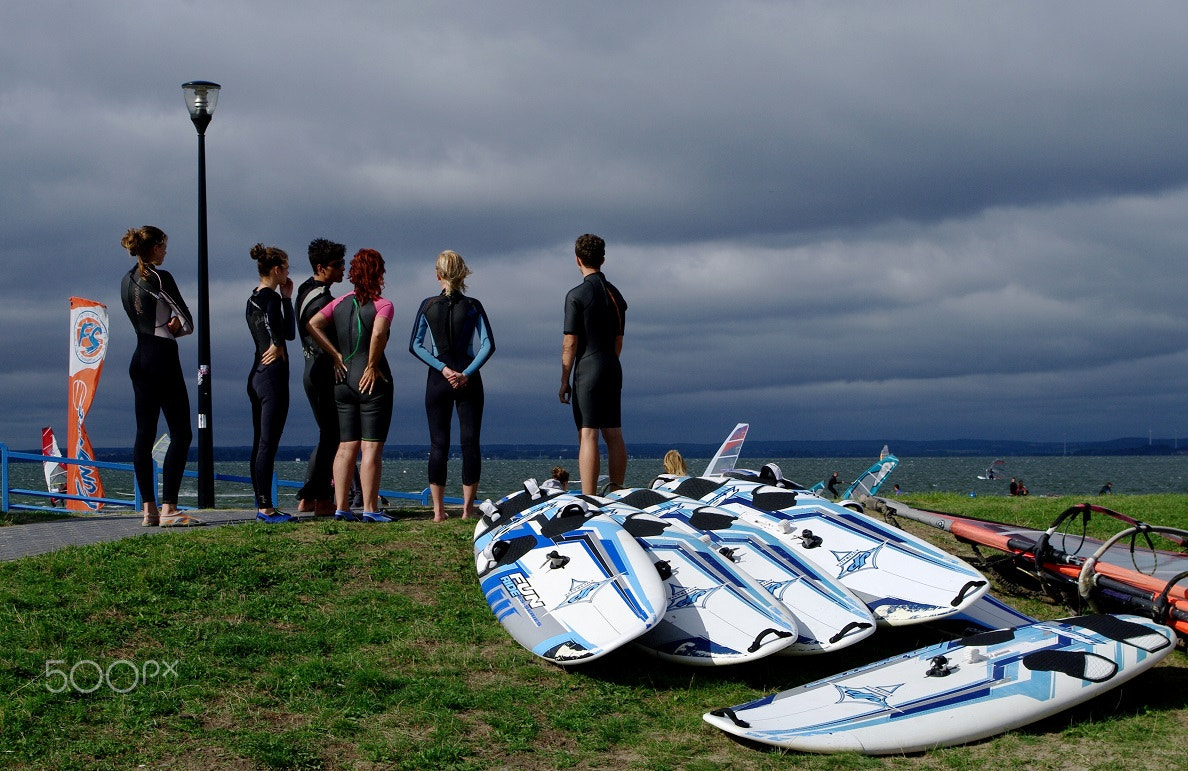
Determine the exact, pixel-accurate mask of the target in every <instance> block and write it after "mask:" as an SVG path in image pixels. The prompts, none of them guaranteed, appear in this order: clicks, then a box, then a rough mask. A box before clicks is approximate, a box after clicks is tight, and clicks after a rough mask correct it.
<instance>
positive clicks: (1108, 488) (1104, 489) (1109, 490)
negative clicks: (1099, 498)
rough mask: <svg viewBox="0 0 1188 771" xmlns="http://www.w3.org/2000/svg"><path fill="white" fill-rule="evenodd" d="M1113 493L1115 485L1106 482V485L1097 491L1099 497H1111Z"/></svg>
mask: <svg viewBox="0 0 1188 771" xmlns="http://www.w3.org/2000/svg"><path fill="white" fill-rule="evenodd" d="M1112 492H1114V483H1113V482H1106V483H1105V484H1104V485H1102V486H1101V489H1100V490H1098V491H1097V494H1098V495H1109V494H1110V493H1112Z"/></svg>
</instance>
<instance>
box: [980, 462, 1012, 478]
mask: <svg viewBox="0 0 1188 771" xmlns="http://www.w3.org/2000/svg"><path fill="white" fill-rule="evenodd" d="M978 479H1006V461H1005V460H1003V459H1002V458H996V459H995V460H994V462H993V463H991V464H990V465H989V466H987V467H986V472H985V473H984V474H982V475H981V476H979V477H978Z"/></svg>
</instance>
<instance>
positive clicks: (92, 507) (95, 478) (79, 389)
mask: <svg viewBox="0 0 1188 771" xmlns="http://www.w3.org/2000/svg"><path fill="white" fill-rule="evenodd" d="M107 341H108V324H107V306H106V305H103V304H102V303H97V302H95V301H94V300H84V299H83V298H81V297H71V298H70V386H69V389H68V390H69V394H68V404H69V418H68V420H67V421H66V456H67V457H68V458H78V459H79V460H94V459H95V452H94V450H93V449H92V448H91V439H90V437H88V436H87V429H86V426H84V425H83V421H85V420H86V417H87V413H88V412H89V411H90V409H91V402H93V401H94V399H95V390H96V389H97V388H98V387H99V375H100V374H102V373H103V359H104V357H106V356H107ZM66 491H67V492H68V493H70V494H71V495H85V496H87V497H88V498H102V497H104V493H103V481H102V480H101V479H100V478H99V469H97V468H95V467H94V466H79V465H74V464H68V465H67V468H66ZM66 508H68V509H76V510H81V511H88V510H89V511H98V510H100V509H102V508H103V503H102V502H100V501H96V502H94V503H92V502H90V501H75V500H68V501H66Z"/></svg>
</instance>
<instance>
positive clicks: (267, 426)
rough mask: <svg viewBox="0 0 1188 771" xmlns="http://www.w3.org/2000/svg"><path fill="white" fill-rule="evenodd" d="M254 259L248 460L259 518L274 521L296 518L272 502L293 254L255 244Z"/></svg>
mask: <svg viewBox="0 0 1188 771" xmlns="http://www.w3.org/2000/svg"><path fill="white" fill-rule="evenodd" d="M251 256H252V259H253V260H255V261H256V267H257V269H258V272H259V274H260V284H259V286H257V287H256V288H255V289H253V290H252V296H251V297H249V298H248V301H247V308H246V310H245V314H244V315H245V317H246V319H247V325H248V330H250V331H251V333H252V341H253V342H254V343H255V344H256V351H255V354H254V356H253V358H252V369H251V372H250V373H249V374H248V382H247V393H248V399H249V400H250V401H251V403H252V454H251V460H250V464H249V468H250V470H251V478H252V489H253V490H254V491H255V494H256V509H257V511H256V519H257V520H258V521H260V522H264V523H267V524H270V525H276V524H280V523H281V522H290V521H292V520H293V519H295V517H294V516H293V515H292V514H286V513H285V512H283V511H280V510H278V509H277V508H276V502H275V501H273V500H272V472H273V467H274V465H275V461H276V451H277V448H278V447H280V438H281V434H282V433H283V432H284V430H285V420H286V419H287V418H288V416H289V354H288V350H287V346H286V344H285V341H286V340H292V339H293V338H295V337H296V336H297V327H296V324H295V323H294V321H293V300H292V297H293V279H291V278H289V255H287V254H285V252H284V251H283V250H281V249H278V248H276V247H275V246H268V247H266V246H264V245H263V244H256V245H255V246H253V247H252V251H251Z"/></svg>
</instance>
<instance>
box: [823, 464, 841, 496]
mask: <svg viewBox="0 0 1188 771" xmlns="http://www.w3.org/2000/svg"><path fill="white" fill-rule="evenodd" d="M838 473H839V472H837V471H834V472H833V476H831V477H829V484H828V485H826V487H828V488H829V494H830V495H832V496H833V497H834V498H837V497H840V496H841V492H840V491H839V490H838V489H837V486H838V485H840V484H841V479H840V478H839V477H838Z"/></svg>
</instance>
